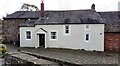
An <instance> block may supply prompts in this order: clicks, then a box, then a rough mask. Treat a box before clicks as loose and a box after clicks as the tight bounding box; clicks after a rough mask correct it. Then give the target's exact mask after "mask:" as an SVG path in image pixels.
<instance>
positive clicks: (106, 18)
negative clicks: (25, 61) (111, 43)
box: [4, 9, 120, 32]
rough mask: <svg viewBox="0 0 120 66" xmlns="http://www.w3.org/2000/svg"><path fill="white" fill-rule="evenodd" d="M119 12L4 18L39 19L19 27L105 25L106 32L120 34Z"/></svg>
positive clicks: (25, 13) (26, 14)
mask: <svg viewBox="0 0 120 66" xmlns="http://www.w3.org/2000/svg"><path fill="white" fill-rule="evenodd" d="M118 16H120V12H119V11H113V12H96V11H94V10H92V9H89V10H66V11H45V17H44V18H41V17H40V11H17V12H15V13H13V14H10V15H8V16H7V17H4V18H5V19H21V18H24V19H25V18H26V19H31V18H32V19H37V20H27V21H26V22H24V23H21V24H20V25H19V26H23V27H33V26H35V24H41V25H44V24H45V25H46V24H101V23H104V24H105V32H120V18H119V17H118Z"/></svg>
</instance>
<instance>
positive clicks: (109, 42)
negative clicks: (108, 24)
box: [105, 33, 120, 52]
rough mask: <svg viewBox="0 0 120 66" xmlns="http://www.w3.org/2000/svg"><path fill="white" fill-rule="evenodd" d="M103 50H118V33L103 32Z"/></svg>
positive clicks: (119, 37) (119, 43)
mask: <svg viewBox="0 0 120 66" xmlns="http://www.w3.org/2000/svg"><path fill="white" fill-rule="evenodd" d="M105 51H111V52H116V51H117V52H118V51H120V33H105Z"/></svg>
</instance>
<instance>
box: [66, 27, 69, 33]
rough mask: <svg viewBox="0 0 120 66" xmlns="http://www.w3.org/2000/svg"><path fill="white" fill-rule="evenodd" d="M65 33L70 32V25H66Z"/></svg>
mask: <svg viewBox="0 0 120 66" xmlns="http://www.w3.org/2000/svg"><path fill="white" fill-rule="evenodd" d="M65 34H69V26H68V25H67V26H65Z"/></svg>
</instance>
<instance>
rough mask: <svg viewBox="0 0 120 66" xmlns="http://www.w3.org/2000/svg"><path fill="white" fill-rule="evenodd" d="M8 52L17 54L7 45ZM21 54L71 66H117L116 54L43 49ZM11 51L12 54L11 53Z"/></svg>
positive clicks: (29, 49) (12, 46) (22, 49)
mask: <svg viewBox="0 0 120 66" xmlns="http://www.w3.org/2000/svg"><path fill="white" fill-rule="evenodd" d="M7 47H8V52H10V53H14V52H18V51H17V50H18V47H16V46H14V45H7ZM20 50H21V52H26V53H30V54H34V55H38V56H41V57H46V58H52V59H56V60H60V61H65V62H69V63H73V64H80V65H81V64H118V62H119V60H118V57H119V56H118V55H119V54H118V53H112V52H96V51H82V50H71V49H56V48H52V49H50V48H49V49H44V48H38V49H35V48H20ZM12 51H13V52H12Z"/></svg>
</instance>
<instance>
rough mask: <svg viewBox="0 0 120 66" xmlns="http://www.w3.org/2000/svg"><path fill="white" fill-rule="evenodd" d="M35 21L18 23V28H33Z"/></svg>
mask: <svg viewBox="0 0 120 66" xmlns="http://www.w3.org/2000/svg"><path fill="white" fill-rule="evenodd" d="M35 21H36V20H27V21H26V22H24V23H20V24H19V26H22V27H34V26H35V24H34V23H35Z"/></svg>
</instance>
